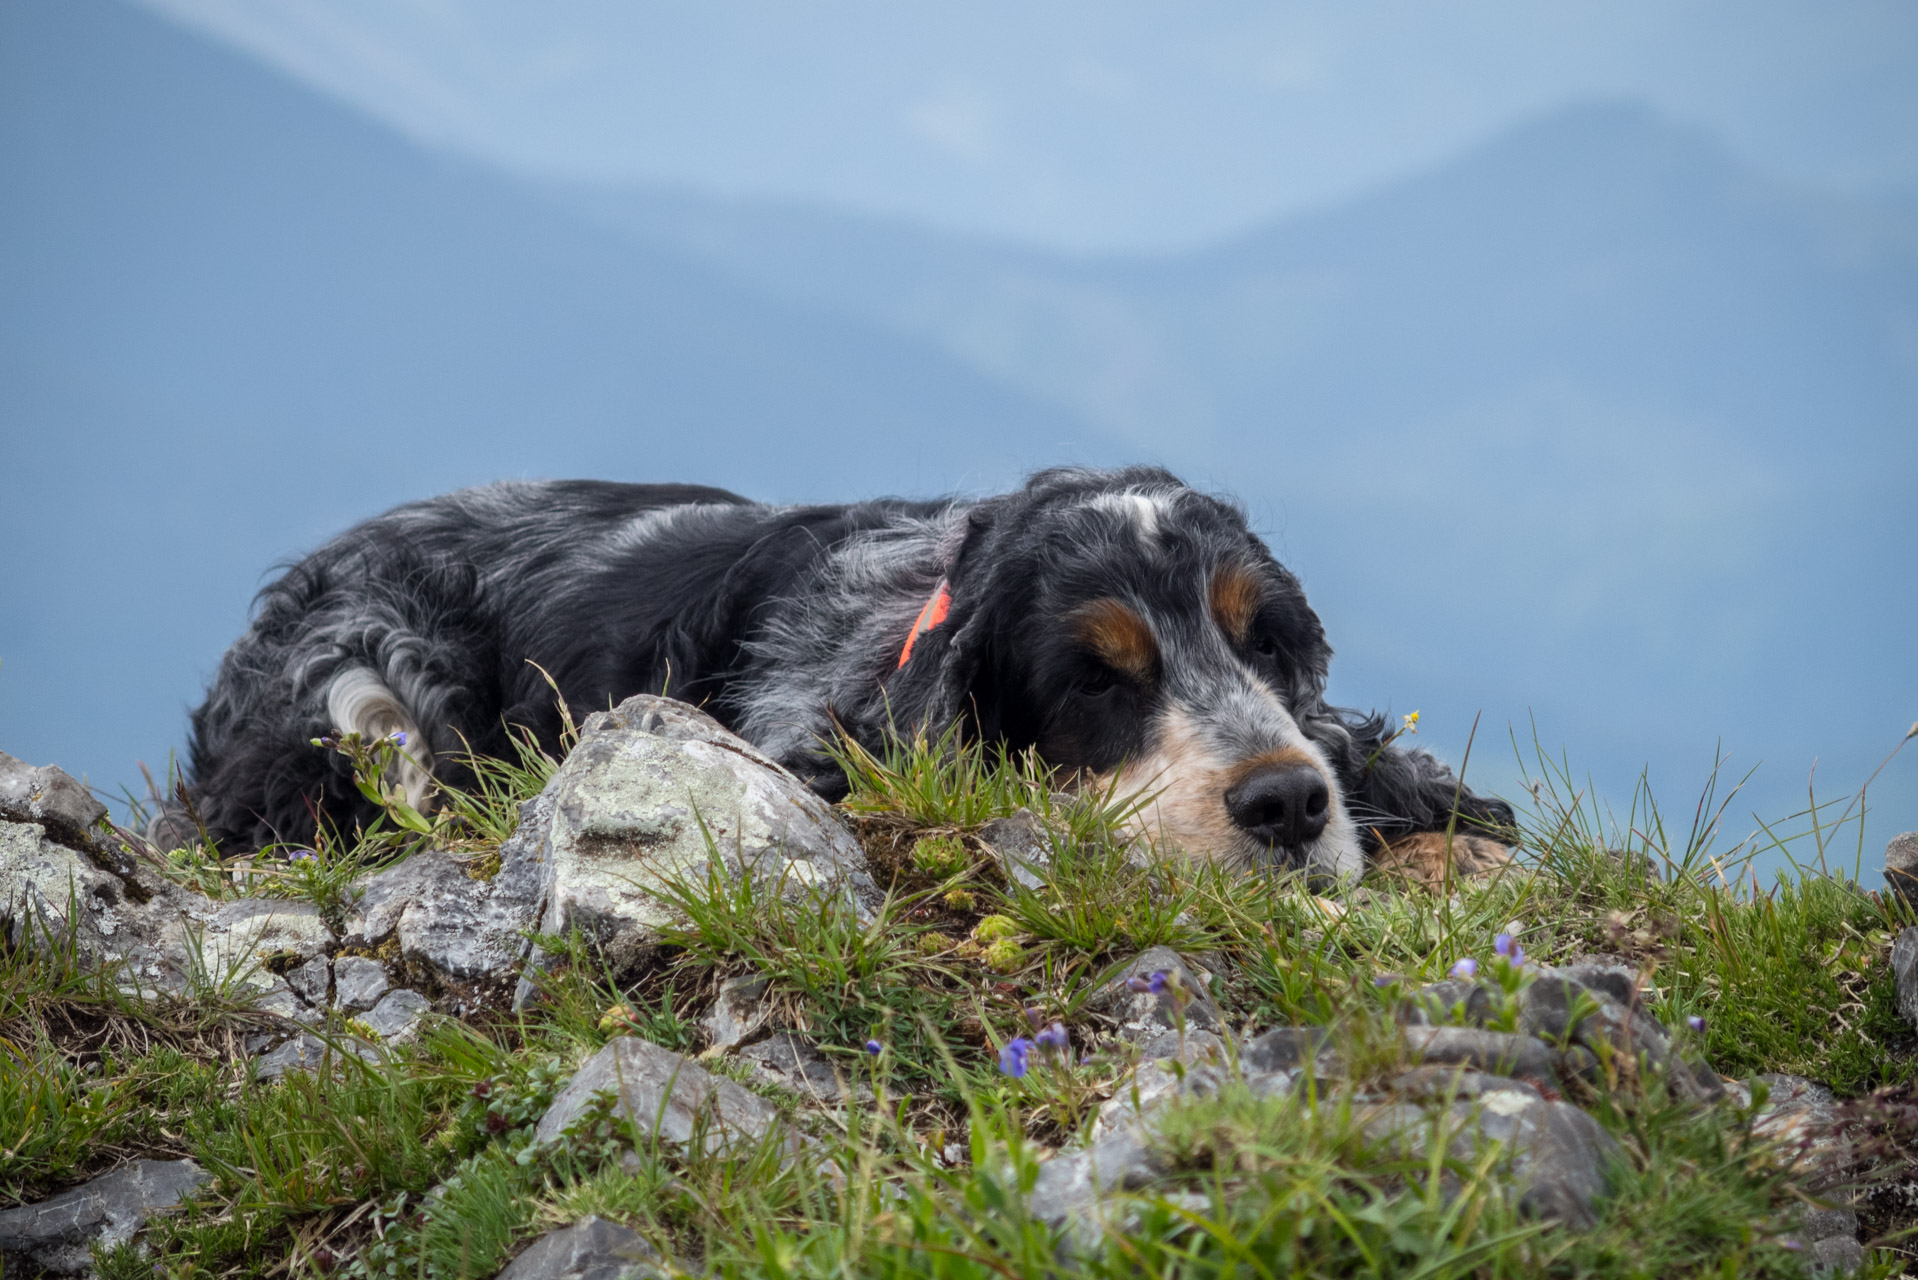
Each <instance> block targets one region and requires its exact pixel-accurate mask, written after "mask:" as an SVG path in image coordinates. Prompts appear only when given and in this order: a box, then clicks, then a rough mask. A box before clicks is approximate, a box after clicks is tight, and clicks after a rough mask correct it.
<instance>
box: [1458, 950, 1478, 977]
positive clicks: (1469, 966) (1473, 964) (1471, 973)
mask: <svg viewBox="0 0 1918 1280" xmlns="http://www.w3.org/2000/svg"><path fill="white" fill-rule="evenodd" d="M1452 976H1453V977H1454V978H1463V979H1465V980H1466V981H1467V982H1470V981H1471V980H1472V979H1473V978H1476V977H1477V976H1478V961H1476V960H1474V959H1472V957H1470V956H1466V957H1465V958H1464V959H1463V960H1461V961H1459V962H1458V963H1457V964H1455V965H1453V966H1452Z"/></svg>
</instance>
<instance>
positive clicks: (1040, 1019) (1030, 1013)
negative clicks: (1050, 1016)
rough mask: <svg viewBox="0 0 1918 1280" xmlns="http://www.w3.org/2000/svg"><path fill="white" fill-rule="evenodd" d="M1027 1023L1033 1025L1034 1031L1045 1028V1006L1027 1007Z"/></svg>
mask: <svg viewBox="0 0 1918 1280" xmlns="http://www.w3.org/2000/svg"><path fill="white" fill-rule="evenodd" d="M1026 1021H1027V1022H1029V1023H1031V1024H1032V1029H1033V1030H1034V1031H1037V1030H1038V1029H1039V1028H1040V1027H1043V1026H1044V1025H1045V1024H1046V1010H1045V1006H1044V1005H1037V1004H1035V1005H1029V1006H1027V1008H1026Z"/></svg>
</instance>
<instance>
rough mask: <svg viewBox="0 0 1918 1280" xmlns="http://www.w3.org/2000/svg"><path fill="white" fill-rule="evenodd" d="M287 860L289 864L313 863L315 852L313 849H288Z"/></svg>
mask: <svg viewBox="0 0 1918 1280" xmlns="http://www.w3.org/2000/svg"><path fill="white" fill-rule="evenodd" d="M286 860H287V861H288V862H311V861H313V851H312V850H311V849H288V850H287V851H286Z"/></svg>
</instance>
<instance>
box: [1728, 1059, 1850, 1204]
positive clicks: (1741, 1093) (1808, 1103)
mask: <svg viewBox="0 0 1918 1280" xmlns="http://www.w3.org/2000/svg"><path fill="white" fill-rule="evenodd" d="M1757 1079H1758V1080H1760V1081H1761V1082H1763V1083H1764V1085H1765V1088H1766V1090H1767V1094H1768V1096H1767V1098H1766V1102H1765V1105H1764V1106H1763V1107H1762V1108H1760V1109H1759V1112H1758V1115H1757V1116H1756V1117H1755V1118H1754V1119H1753V1121H1752V1132H1753V1133H1755V1134H1757V1135H1758V1136H1759V1137H1761V1138H1768V1139H1770V1140H1772V1141H1773V1142H1776V1143H1778V1144H1779V1145H1780V1146H1781V1147H1782V1148H1783V1149H1784V1152H1785V1154H1786V1156H1787V1157H1788V1158H1789V1159H1790V1160H1791V1162H1792V1165H1793V1167H1794V1168H1796V1169H1797V1170H1798V1171H1799V1172H1801V1173H1804V1174H1806V1175H1808V1176H1810V1177H1812V1178H1813V1179H1814V1180H1816V1179H1817V1178H1818V1177H1819V1176H1820V1175H1826V1174H1842V1173H1843V1172H1844V1171H1845V1170H1846V1169H1848V1168H1849V1166H1850V1165H1851V1162H1852V1157H1853V1148H1852V1143H1851V1138H1850V1137H1849V1136H1848V1135H1847V1134H1846V1132H1845V1117H1844V1114H1843V1112H1842V1111H1841V1110H1840V1108H1839V1105H1838V1100H1837V1099H1836V1098H1835V1097H1833V1096H1832V1092H1831V1090H1829V1089H1827V1088H1825V1086H1823V1085H1821V1084H1818V1083H1816V1082H1815V1081H1811V1080H1807V1079H1805V1078H1804V1077H1803V1076H1794V1075H1786V1074H1784V1073H1782V1072H1768V1073H1766V1074H1764V1075H1761V1076H1759V1077H1757ZM1725 1091H1726V1093H1728V1094H1730V1095H1731V1097H1732V1098H1733V1099H1734V1100H1735V1101H1736V1102H1737V1103H1738V1104H1739V1105H1740V1106H1750V1105H1751V1101H1752V1095H1751V1090H1750V1089H1749V1088H1748V1087H1747V1086H1746V1085H1744V1084H1728V1085H1726V1086H1725Z"/></svg>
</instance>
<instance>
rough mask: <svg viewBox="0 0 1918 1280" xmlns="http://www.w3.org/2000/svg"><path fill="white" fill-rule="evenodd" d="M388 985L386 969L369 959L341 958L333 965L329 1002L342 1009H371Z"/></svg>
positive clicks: (355, 1010) (362, 957)
mask: <svg viewBox="0 0 1918 1280" xmlns="http://www.w3.org/2000/svg"><path fill="white" fill-rule="evenodd" d="M391 985H392V984H391V983H390V982H388V981H387V978H386V966H385V965H383V964H381V963H380V962H379V961H377V960H375V959H373V958H372V957H371V956H341V957H340V958H339V959H337V960H335V961H334V962H333V1002H334V1003H335V1004H337V1005H339V1007H340V1008H342V1009H348V1010H351V1011H352V1012H354V1013H358V1012H360V1011H361V1010H364V1009H371V1008H372V1007H373V1006H374V1005H376V1004H378V1003H379V1002H380V997H381V996H384V995H385V994H386V992H387V988H388V987H390V986H391Z"/></svg>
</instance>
